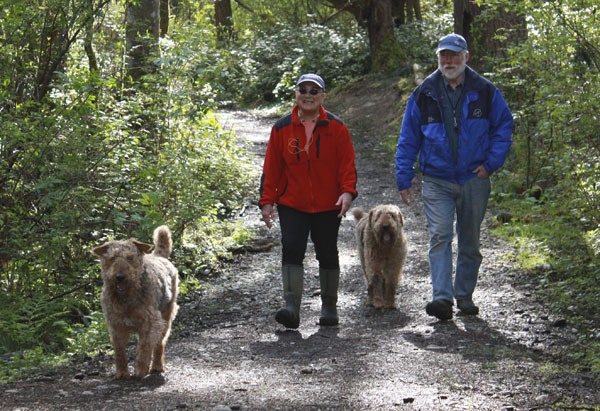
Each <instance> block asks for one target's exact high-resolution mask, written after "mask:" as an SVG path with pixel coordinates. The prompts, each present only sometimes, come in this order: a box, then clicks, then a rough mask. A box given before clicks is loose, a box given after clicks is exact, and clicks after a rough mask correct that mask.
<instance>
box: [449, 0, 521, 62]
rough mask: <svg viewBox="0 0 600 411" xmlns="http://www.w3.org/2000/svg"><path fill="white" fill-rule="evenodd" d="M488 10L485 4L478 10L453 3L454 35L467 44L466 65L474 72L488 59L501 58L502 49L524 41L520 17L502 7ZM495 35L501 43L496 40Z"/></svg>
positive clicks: (468, 3)
mask: <svg viewBox="0 0 600 411" xmlns="http://www.w3.org/2000/svg"><path fill="white" fill-rule="evenodd" d="M492 7H493V6H488V5H486V4H485V3H482V6H481V7H479V6H478V5H477V3H475V2H474V1H472V0H454V32H455V33H458V34H460V35H462V36H463V37H464V38H465V40H467V44H468V46H469V52H470V54H471V59H470V63H469V65H470V66H472V67H473V68H475V69H476V70H477V69H482V68H483V67H484V66H485V64H486V61H487V60H489V58H493V57H503V56H504V54H505V51H506V46H508V45H510V44H516V43H518V42H520V41H522V40H523V39H525V38H526V37H527V30H526V28H525V19H524V17H523V16H520V15H518V14H517V13H515V12H513V11H506V9H505V8H504V7H499V8H497V9H493V8H492ZM505 29H506V30H505ZM509 29H510V30H509ZM497 34H501V35H502V36H505V37H504V39H503V40H500V39H499V38H497V37H496V35H497Z"/></svg>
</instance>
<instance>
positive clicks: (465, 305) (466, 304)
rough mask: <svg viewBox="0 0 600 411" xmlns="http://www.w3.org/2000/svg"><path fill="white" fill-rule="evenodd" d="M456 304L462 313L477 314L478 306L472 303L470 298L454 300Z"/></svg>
mask: <svg viewBox="0 0 600 411" xmlns="http://www.w3.org/2000/svg"><path fill="white" fill-rule="evenodd" d="M456 305H457V306H458V309H459V310H460V312H461V313H462V314H463V315H477V314H479V307H477V306H476V305H475V304H473V301H471V300H456Z"/></svg>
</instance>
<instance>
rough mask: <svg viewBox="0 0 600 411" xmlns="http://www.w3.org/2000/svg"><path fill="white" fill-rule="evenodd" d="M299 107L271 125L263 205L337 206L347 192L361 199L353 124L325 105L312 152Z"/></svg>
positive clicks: (303, 208) (318, 208) (320, 209)
mask: <svg viewBox="0 0 600 411" xmlns="http://www.w3.org/2000/svg"><path fill="white" fill-rule="evenodd" d="M306 140H307V139H306V133H305V131H304V125H303V124H302V122H301V121H300V119H299V118H298V106H295V107H294V109H293V110H292V112H291V113H289V114H287V115H285V116H284V117H281V118H280V119H279V120H278V121H277V122H276V123H275V125H274V126H273V128H272V129H271V136H270V138H269V144H268V145H267V152H266V154H265V161H264V165H263V174H262V177H261V182H260V201H259V205H260V206H263V205H265V204H281V205H285V206H287V207H291V208H294V209H296V210H299V211H302V212H306V213H319V212H323V211H331V210H338V209H340V208H341V206H336V204H335V203H336V202H337V200H338V198H339V197H340V195H342V193H350V194H351V195H352V198H356V196H357V195H358V192H357V191H356V166H355V163H354V147H353V145H352V140H351V139H350V132H349V131H348V127H347V126H346V125H345V124H344V123H343V122H342V120H340V118H339V117H337V116H336V115H335V114H332V113H329V112H327V111H325V109H324V108H323V107H321V109H320V114H319V119H318V120H317V124H316V126H315V129H314V131H313V134H312V140H311V143H310V146H309V149H308V153H307V152H306V151H305V150H303V148H304V147H305V146H306Z"/></svg>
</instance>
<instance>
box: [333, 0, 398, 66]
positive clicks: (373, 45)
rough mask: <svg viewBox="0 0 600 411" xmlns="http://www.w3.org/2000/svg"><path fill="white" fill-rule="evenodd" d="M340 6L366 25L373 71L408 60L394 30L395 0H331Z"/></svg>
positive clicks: (361, 23) (334, 5) (336, 6)
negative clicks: (393, 10) (393, 11)
mask: <svg viewBox="0 0 600 411" xmlns="http://www.w3.org/2000/svg"><path fill="white" fill-rule="evenodd" d="M327 3H329V4H330V5H332V6H333V7H335V8H336V9H338V10H343V11H348V12H349V13H352V15H353V16H354V19H355V20H356V22H357V23H358V25H359V26H360V27H364V28H366V29H367V31H368V34H369V48H370V55H371V63H372V66H371V70H372V71H376V72H377V71H387V70H392V69H394V68H396V67H399V66H401V65H403V64H404V63H405V60H406V56H404V54H403V53H402V50H400V45H399V44H398V41H396V36H395V34H394V23H393V21H392V0H359V1H352V2H350V1H348V0H329V1H327Z"/></svg>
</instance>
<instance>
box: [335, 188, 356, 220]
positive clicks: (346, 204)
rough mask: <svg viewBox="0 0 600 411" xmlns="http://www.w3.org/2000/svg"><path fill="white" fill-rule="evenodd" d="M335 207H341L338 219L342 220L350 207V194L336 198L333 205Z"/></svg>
mask: <svg viewBox="0 0 600 411" xmlns="http://www.w3.org/2000/svg"><path fill="white" fill-rule="evenodd" d="M335 205H337V206H339V205H341V206H342V209H341V210H340V213H339V214H338V218H342V217H345V216H346V211H348V210H349V209H350V206H351V205H352V194H350V193H343V194H342V195H341V196H340V198H338V201H337V203H335Z"/></svg>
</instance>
